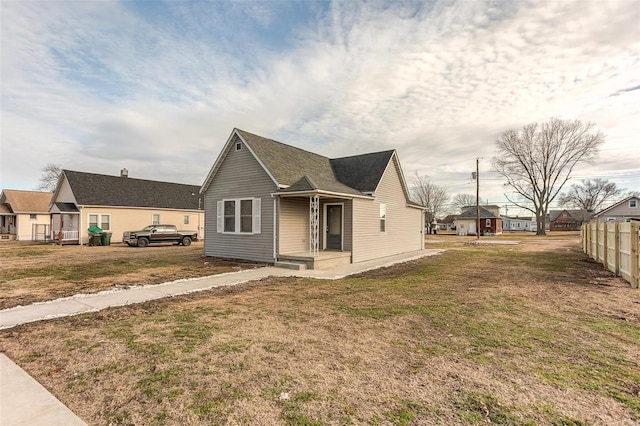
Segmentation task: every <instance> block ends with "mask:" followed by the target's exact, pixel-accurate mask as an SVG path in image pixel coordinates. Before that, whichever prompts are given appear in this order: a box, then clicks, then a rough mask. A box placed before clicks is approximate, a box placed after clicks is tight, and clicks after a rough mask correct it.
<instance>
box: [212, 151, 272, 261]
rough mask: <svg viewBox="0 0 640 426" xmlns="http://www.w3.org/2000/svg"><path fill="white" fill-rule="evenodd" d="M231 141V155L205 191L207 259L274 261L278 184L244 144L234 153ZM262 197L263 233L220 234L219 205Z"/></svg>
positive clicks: (229, 154)
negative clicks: (275, 193)
mask: <svg viewBox="0 0 640 426" xmlns="http://www.w3.org/2000/svg"><path fill="white" fill-rule="evenodd" d="M235 143H236V140H234V141H232V143H231V145H230V148H231V149H230V150H229V153H228V154H227V156H226V158H224V161H223V162H222V163H221V166H220V169H219V170H218V172H217V173H216V175H215V177H214V178H213V180H212V182H211V184H210V185H209V188H208V189H207V191H206V192H205V224H206V225H205V236H204V253H205V255H206V256H213V257H224V258H232V259H244V260H251V261H258V262H273V261H274V258H273V232H274V229H273V214H274V212H273V210H274V208H273V206H274V203H273V198H272V197H271V194H272V193H274V192H275V191H276V185H275V183H274V182H273V180H271V178H270V177H269V175H268V174H267V173H266V172H265V171H264V169H263V168H262V166H261V165H260V163H258V161H257V160H256V159H255V158H254V156H253V155H252V154H251V152H250V151H249V150H248V149H247V147H246V146H245V145H244V144H243V145H242V149H241V150H240V151H236V150H235ZM249 197H253V198H260V199H261V200H262V203H261V204H262V208H261V233H260V234H257V235H234V234H222V233H218V232H217V220H216V215H217V202H218V201H220V200H223V199H230V198H249Z"/></svg>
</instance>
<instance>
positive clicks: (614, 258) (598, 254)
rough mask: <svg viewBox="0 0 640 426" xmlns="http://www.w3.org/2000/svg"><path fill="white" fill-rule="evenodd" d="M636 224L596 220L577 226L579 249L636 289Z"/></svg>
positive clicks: (638, 249) (639, 274)
mask: <svg viewBox="0 0 640 426" xmlns="http://www.w3.org/2000/svg"><path fill="white" fill-rule="evenodd" d="M639 232H640V223H638V222H626V223H620V222H610V223H606V222H605V223H599V222H597V221H593V222H589V223H585V224H584V225H582V228H581V236H582V249H583V250H584V252H585V253H586V254H587V255H588V256H589V257H590V258H592V259H594V260H595V261H597V262H600V263H602V264H603V265H604V267H605V268H606V269H608V270H610V271H611V272H613V273H614V274H616V275H617V276H620V277H622V278H623V279H624V280H626V281H628V282H629V283H630V284H631V287H632V288H638V286H639V284H640V272H639V271H638V264H640V262H639V254H640V253H639V252H640V244H639V243H640V235H639Z"/></svg>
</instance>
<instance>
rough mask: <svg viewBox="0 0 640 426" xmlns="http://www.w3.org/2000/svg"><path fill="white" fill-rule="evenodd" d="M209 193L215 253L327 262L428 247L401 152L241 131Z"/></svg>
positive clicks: (208, 241)
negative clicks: (339, 153)
mask: <svg viewBox="0 0 640 426" xmlns="http://www.w3.org/2000/svg"><path fill="white" fill-rule="evenodd" d="M202 192H203V194H204V195H205V224H206V225H205V255H207V256H214V257H224V258H235V259H245V260H251V261H259V262H267V263H278V262H295V263H296V264H297V265H296V267H298V266H299V267H309V268H315V269H319V268H323V267H330V266H332V265H338V264H344V263H355V262H362V261H365V260H370V259H376V258H381V257H385V256H390V255H394V254H399V253H405V252H411V251H415V250H422V249H423V248H424V234H423V232H424V231H423V223H424V218H423V211H424V208H423V207H422V206H420V205H418V204H416V203H414V202H412V201H411V200H410V198H409V191H408V188H407V184H406V182H405V179H404V176H403V174H402V169H401V167H400V161H399V160H398V155H397V153H396V151H395V150H390V151H384V152H377V153H371V154H363V155H357V156H352V157H344V158H335V159H329V158H327V157H324V156H322V155H318V154H314V153H311V152H308V151H304V150H302V149H299V148H295V147H293V146H289V145H285V144H283V143H280V142H276V141H274V140H271V139H267V138H263V137H261V136H257V135H254V134H251V133H248V132H245V131H243V130H239V129H234V130H233V132H232V133H231V135H230V136H229V139H228V140H227V143H226V145H225V146H224V148H223V150H222V152H221V153H220V155H219V156H218V159H217V160H216V162H215V163H214V165H213V167H212V169H211V171H210V172H209V175H208V176H207V178H206V180H205V182H204V184H203V186H202Z"/></svg>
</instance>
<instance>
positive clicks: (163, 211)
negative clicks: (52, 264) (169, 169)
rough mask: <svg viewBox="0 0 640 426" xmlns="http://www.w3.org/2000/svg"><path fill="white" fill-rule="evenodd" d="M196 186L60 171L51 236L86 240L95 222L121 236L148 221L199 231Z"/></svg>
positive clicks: (124, 172) (67, 240)
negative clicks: (89, 229)
mask: <svg viewBox="0 0 640 426" xmlns="http://www.w3.org/2000/svg"><path fill="white" fill-rule="evenodd" d="M199 191H200V187H199V186H198V185H184V184H179V183H170V182H158V181H153V180H145V179H133V178H129V177H128V172H127V170H126V169H123V170H122V172H121V174H120V176H109V175H100V174H95V173H84V172H77V171H72V170H63V171H62V174H61V176H60V179H59V180H58V185H57V187H56V190H55V192H54V193H53V199H52V200H51V205H50V207H49V212H50V213H51V238H52V240H53V241H57V242H59V243H61V244H62V243H64V244H85V243H87V242H88V239H89V234H88V231H87V229H88V228H89V227H90V226H91V225H96V226H98V227H99V228H101V229H102V230H103V231H107V232H111V233H112V234H113V237H112V241H115V242H117V241H121V239H122V233H123V232H124V231H130V230H137V229H142V228H143V227H145V226H147V225H152V224H159V223H162V224H167V225H176V226H177V227H178V228H179V229H185V230H194V231H196V230H197V231H198V234H199V235H200V234H201V231H202V229H203V227H204V210H203V209H202V207H203V203H202V199H201V198H200V194H199Z"/></svg>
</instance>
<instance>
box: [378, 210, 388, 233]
mask: <svg viewBox="0 0 640 426" xmlns="http://www.w3.org/2000/svg"><path fill="white" fill-rule="evenodd" d="M380 232H387V205H386V204H380Z"/></svg>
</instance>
